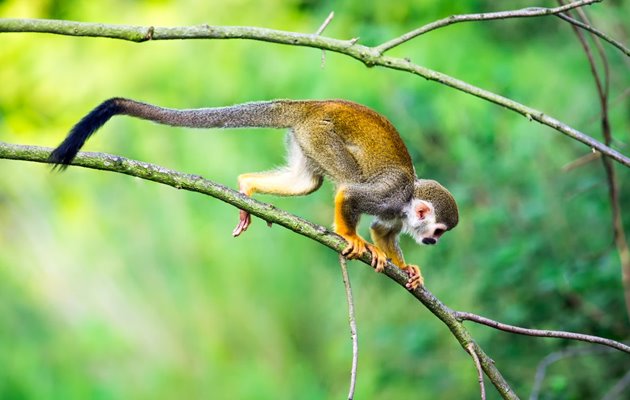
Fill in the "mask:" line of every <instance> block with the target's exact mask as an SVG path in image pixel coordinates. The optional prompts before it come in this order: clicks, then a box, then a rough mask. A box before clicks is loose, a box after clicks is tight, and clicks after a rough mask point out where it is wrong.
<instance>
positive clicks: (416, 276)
mask: <svg viewBox="0 0 630 400" xmlns="http://www.w3.org/2000/svg"><path fill="white" fill-rule="evenodd" d="M402 270H403V271H405V272H407V274H408V275H409V279H408V280H407V283H406V284H405V287H406V288H407V289H409V290H413V289H415V288H417V287H418V286H424V278H423V277H422V274H421V273H420V267H418V266H417V265H412V264H407V266H405V268H403V269H402Z"/></svg>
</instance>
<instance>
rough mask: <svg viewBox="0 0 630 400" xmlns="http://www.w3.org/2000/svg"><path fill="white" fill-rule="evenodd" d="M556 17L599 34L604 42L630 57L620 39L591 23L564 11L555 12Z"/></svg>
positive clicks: (628, 51)
mask: <svg viewBox="0 0 630 400" xmlns="http://www.w3.org/2000/svg"><path fill="white" fill-rule="evenodd" d="M556 17H558V18H561V19H563V20H565V21H567V22H569V23H571V24H573V25H575V26H578V27H580V28H582V29H584V30H586V31H589V32H591V33H592V34H594V35H597V36H599V37H600V38H602V39H603V40H605V41H606V42H608V43H610V44H611V45H613V46H615V47H616V48H618V49H619V50H620V51H621V52H622V53H624V54H625V55H626V56H629V57H630V49H629V48H627V47H626V46H624V44H623V43H621V42H620V41H618V40H616V39H614V38H612V37H610V36H608V35H607V34H605V33H604V32H602V31H600V30H598V29H595V28H593V27H592V26H591V25H588V24H585V23H584V22H581V21H578V20H577V19H575V18H571V17H569V16H568V15H566V14H564V13H559V14H556Z"/></svg>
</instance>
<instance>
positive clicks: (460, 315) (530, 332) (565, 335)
mask: <svg viewBox="0 0 630 400" xmlns="http://www.w3.org/2000/svg"><path fill="white" fill-rule="evenodd" d="M453 314H454V315H455V318H457V319H458V320H459V321H472V322H476V323H478V324H482V325H486V326H489V327H491V328H495V329H499V330H501V331H504V332H510V333H517V334H519V335H527V336H538V337H551V338H558V339H571V340H579V341H582V342H589V343H596V344H603V345H604V346H608V347H612V348H613V349H617V350H621V351H624V352H626V353H630V346H627V345H625V344H623V343H620V342H617V341H614V340H611V339H605V338H602V337H599V336H591V335H585V334H583V333H573V332H564V331H550V330H541V329H527V328H521V327H519V326H514V325H507V324H504V323H501V322H497V321H494V320H492V319H490V318H486V317H482V316H480V315H476V314H473V313H469V312H465V311H454V312H453Z"/></svg>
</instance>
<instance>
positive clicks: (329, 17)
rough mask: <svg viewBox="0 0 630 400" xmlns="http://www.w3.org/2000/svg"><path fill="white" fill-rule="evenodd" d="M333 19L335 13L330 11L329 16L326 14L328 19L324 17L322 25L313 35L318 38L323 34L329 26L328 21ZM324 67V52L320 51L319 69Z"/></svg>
mask: <svg viewBox="0 0 630 400" xmlns="http://www.w3.org/2000/svg"><path fill="white" fill-rule="evenodd" d="M334 17H335V12H334V11H331V12H330V14H328V17H326V19H325V20H324V22H323V23H322V25H321V26H320V27H319V29H318V30H317V32H315V35H317V36H320V35H321V34H322V33H324V29H326V27H327V26H328V24H330V21H332V19H333V18H334ZM325 65H326V50H322V59H321V62H320V68H322V69H324V66H325Z"/></svg>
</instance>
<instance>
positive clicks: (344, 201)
mask: <svg viewBox="0 0 630 400" xmlns="http://www.w3.org/2000/svg"><path fill="white" fill-rule="evenodd" d="M350 203H351V201H350V200H349V199H348V197H347V194H346V193H345V192H344V189H340V190H339V191H337V194H336V195H335V222H334V224H335V233H336V234H338V235H339V236H341V237H342V238H344V239H346V241H347V242H348V246H346V248H345V249H343V251H342V252H341V254H342V255H343V256H345V257H347V258H349V259H353V258H358V257H360V256H361V255H362V254H363V253H365V252H366V251H369V252H370V253H371V254H372V267H374V268H375V269H376V270H377V271H382V270H383V269H384V268H385V263H386V262H387V255H386V254H385V252H383V251H382V250H381V249H379V248H378V247H377V246H375V245H372V244H370V243H368V242H366V241H365V239H363V238H362V237H361V236H359V235H358V234H357V231H356V228H357V224H358V222H359V216H360V214H359V212H358V211H356V210H354V209H353V208H352V206H351V204H350Z"/></svg>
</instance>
